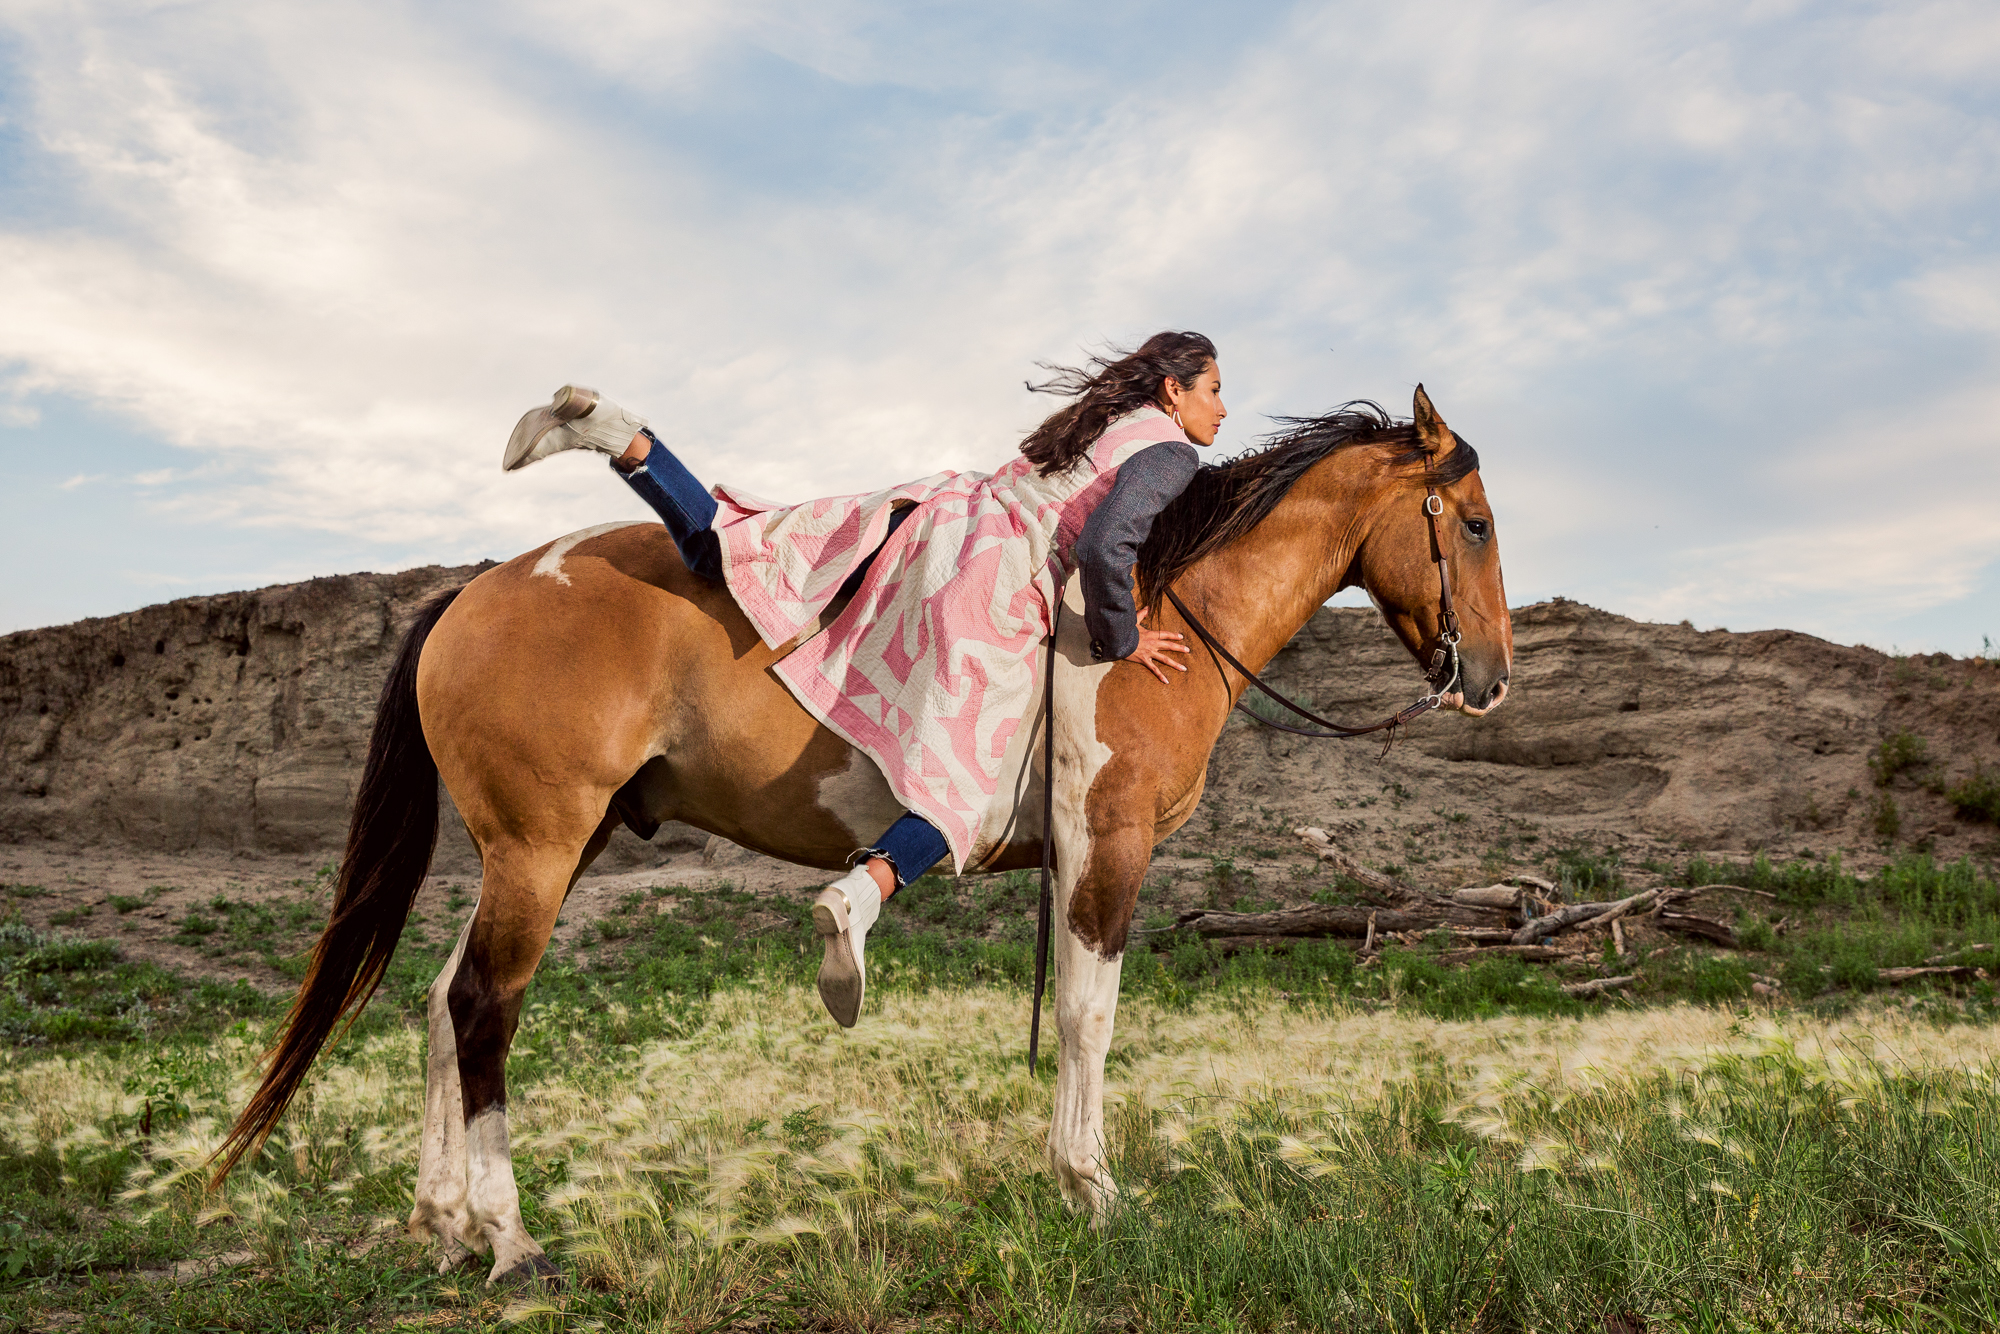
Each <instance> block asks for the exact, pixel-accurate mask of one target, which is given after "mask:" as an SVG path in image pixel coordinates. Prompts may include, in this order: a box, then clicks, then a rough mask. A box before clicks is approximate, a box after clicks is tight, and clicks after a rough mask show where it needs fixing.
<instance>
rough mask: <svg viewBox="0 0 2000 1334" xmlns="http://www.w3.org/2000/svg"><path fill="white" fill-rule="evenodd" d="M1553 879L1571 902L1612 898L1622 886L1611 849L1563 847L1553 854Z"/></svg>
mask: <svg viewBox="0 0 2000 1334" xmlns="http://www.w3.org/2000/svg"><path fill="white" fill-rule="evenodd" d="M1554 879H1555V882H1556V883H1557V884H1558V885H1560V886H1561V887H1562V889H1563V892H1564V896H1565V897H1566V898H1568V899H1569V901H1570V902H1572V903H1590V902H1592V901H1594V900H1597V899H1607V898H1614V897H1616V896H1617V894H1618V892H1619V891H1620V890H1622V889H1623V888H1624V887H1625V874H1624V872H1623V871H1621V870H1620V869H1619V867H1618V853H1617V851H1616V850H1615V849H1614V850H1607V851H1604V852H1596V853H1594V852H1590V851H1588V850H1586V849H1584V848H1583V847H1581V846H1577V847H1570V848H1564V849H1563V850H1562V851H1561V852H1558V853H1557V854H1556V856H1555V876H1554Z"/></svg>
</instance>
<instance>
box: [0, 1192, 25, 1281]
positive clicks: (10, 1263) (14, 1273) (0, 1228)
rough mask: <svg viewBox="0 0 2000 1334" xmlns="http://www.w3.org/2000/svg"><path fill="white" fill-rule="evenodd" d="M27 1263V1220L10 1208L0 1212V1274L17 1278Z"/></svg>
mask: <svg viewBox="0 0 2000 1334" xmlns="http://www.w3.org/2000/svg"><path fill="white" fill-rule="evenodd" d="M27 1263H28V1220H27V1219H26V1218H24V1217H22V1216H21V1215H20V1214H18V1213H16V1212H14V1211H13V1210H12V1209H9V1210H7V1211H5V1212H4V1213H0V1274H4V1275H6V1276H7V1277H8V1278H10V1279H11V1278H19V1277H20V1275H21V1269H22V1267H23V1266H25V1265H26V1264H27Z"/></svg>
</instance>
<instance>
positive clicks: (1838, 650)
mask: <svg viewBox="0 0 2000 1334" xmlns="http://www.w3.org/2000/svg"><path fill="white" fill-rule="evenodd" d="M483 568H485V567H484V566H461V567H457V568H449V569H447V568H441V567H436V566H432V567H427V568H425V569H419V570H410V571H405V572H404V573H401V574H392V575H375V574H358V575H345V576H339V577H335V578H327V579H314V580H311V581H309V582H306V583H301V584H284V585H278V586H275V587H271V588H265V589H259V590H256V591H254V592H247V593H232V594H225V595H221V596H216V597H200V598H185V599H182V600H180V601H178V602H170V603H166V604H164V605H161V606H155V607H148V608H145V609H143V610H140V611H135V612H131V613H129V614H126V615H123V616H114V617H107V618H103V619H99V620H89V621H80V622H78V623H76V624H74V625H68V626H59V627H54V628H50V629H43V630H29V631H23V632H20V633H16V634H12V635H8V636H5V637H4V638H0V773H4V775H5V778H4V791H0V838H4V839H6V840H8V841H15V842H19V841H23V840H55V841H60V842H65V843H107V844H119V845H125V846H130V847H135V848H143V849H147V850H152V851H183V850H192V849H234V850H240V851H258V852H291V851H317V850H322V849H336V848H338V847H339V846H340V845H341V843H342V842H343V840H344V838H345V832H346V823H347V813H348V807H349V803H350V802H351V801H352V797H353V792H354V788H355V785H356V783H357V781H358V779H359V776H360V770H361V764H362V761H363V759H364V757H365V756H366V754H367V745H368V731H369V727H370V725H371V723H372V721H373V716H374V707H375V700H376V697H377V695H378V693H379V691H380V689H381V683H382V678H383V676H384V674H385V673H386V671H387V669H388V664H389V660H390V658H391V657H392V655H393V654H394V651H395V648H396V645H397V643H398V641H399V639H400V637H401V635H402V632H403V630H404V628H405V627H406V626H407V624H408V622H409V619H410V617H411V616H413V615H414V614H415V612H416V609H417V608H418V607H419V606H420V605H421V604H422V603H423V602H424V601H425V600H427V599H428V598H429V597H431V596H432V595H433V594H435V593H437V592H439V591H441V590H443V589H446V588H451V587H455V586H457V585H459V584H462V583H464V582H465V581H466V580H467V579H469V578H471V577H472V576H473V575H475V574H477V573H478V572H479V571H480V570H481V569H483ZM1514 617H1515V620H1514V624H1515V661H1514V672H1513V689H1512V693H1511V694H1510V695H1509V697H1508V700H1507V703H1506V704H1505V706H1504V707H1502V708H1501V709H1499V710H1498V711H1496V712H1495V713H1494V714H1492V715H1491V716H1490V717H1487V718H1484V719H1469V718H1464V717H1459V716H1456V715H1452V716H1441V717H1427V718H1424V719H1420V720H1419V721H1418V722H1417V723H1415V724H1414V725H1413V726H1411V727H1410V728H1409V729H1408V733H1407V735H1406V736H1405V737H1404V738H1403V740H1402V741H1401V742H1400V743H1399V744H1398V746H1397V747H1396V749H1395V750H1394V751H1393V752H1392V753H1391V754H1390V755H1389V756H1388V757H1387V759H1381V758H1378V757H1379V752H1380V746H1379V745H1378V744H1376V743H1374V742H1371V741H1368V740H1365V739H1363V740H1355V741H1346V742H1333V741H1306V740H1300V739H1296V738H1292V737H1287V736H1284V735H1282V734H1279V733H1275V732H1270V731H1268V730H1265V729H1260V728H1254V727H1253V726H1251V725H1250V724H1249V723H1248V722H1247V720H1241V719H1240V718H1239V720H1238V721H1237V722H1234V723H1232V724H1231V726H1230V728H1229V729H1228V731H1227V732H1226V733H1225V734H1224V737H1223V740H1222V743H1221V745H1220V746H1219V747H1218V750H1217V754H1216V758H1215V760H1214V762H1213V766H1212V784H1211V788H1210V792H1209V795H1208V796H1207V798H1205V800H1204V804H1203V811H1202V812H1201V813H1198V814H1197V815H1196V817H1195V823H1194V825H1193V826H1192V827H1191V829H1190V831H1189V833H1190V834H1191V835H1192V834H1197V833H1198V832H1199V831H1200V830H1201V829H1202V828H1203V827H1204V826H1205V825H1209V824H1214V825H1216V826H1217V827H1218V828H1219V827H1220V825H1221V823H1222V822H1225V821H1230V820H1234V819H1235V817H1236V816H1237V815H1238V814H1239V813H1241V812H1244V811H1252V810H1254V811H1260V812H1267V813H1268V814H1266V815H1265V816H1264V820H1265V823H1267V824H1268V823H1272V822H1275V821H1278V820H1283V819H1292V820H1296V821H1299V822H1308V823H1322V824H1325V823H1330V822H1332V823H1337V819H1336V816H1337V812H1338V811H1340V810H1360V809H1364V808H1365V807H1366V806H1368V805H1370V804H1372V803H1374V802H1375V801H1376V800H1377V799H1378V798H1381V797H1382V795H1383V794H1388V799H1393V801H1394V803H1395V804H1396V806H1397V807H1398V809H1400V808H1402V807H1403V806H1407V805H1414V806H1415V807H1416V808H1417V809H1419V810H1424V811H1433V812H1434V813H1436V814H1438V815H1439V816H1440V818H1445V817H1448V816H1450V815H1453V814H1464V815H1467V816H1468V817H1478V818H1479V820H1480V821H1481V823H1482V824H1484V823H1486V822H1489V821H1490V822H1494V828H1496V829H1502V828H1505V827H1507V826H1508V824H1509V822H1513V823H1521V822H1532V823H1534V824H1536V825H1538V826H1545V827H1547V828H1548V829H1550V830H1552V831H1556V832H1567V833H1569V834H1571V835H1574V836H1579V837H1580V836H1582V835H1583V834H1584V833H1586V832H1587V831H1593V830H1594V831H1599V832H1606V833H1616V832H1630V833H1643V834H1645V835H1648V836H1650V837H1651V838H1653V839H1659V840H1669V841H1674V842H1682V843H1686V844H1688V845H1690V846H1697V847H1703V848H1753V847H1771V848H1786V849H1791V848H1795V847H1815V848H1817V847H1836V846H1861V845H1864V844H1872V843H1873V842H1874V841H1875V835H1874V830H1873V822H1874V820H1875V818H1876V814H1877V813H1878V811H1879V802H1880V800H1881V797H1882V795H1883V793H1882V792H1879V791H1878V790H1877V789H1876V788H1875V786H1874V784H1873V781H1872V779H1871V777H1870V775H1869V772H1868V769H1867V765H1866V760H1867V757H1868V755H1869V754H1870V753H1871V752H1872V750H1873V749H1874V748H1875V747H1876V746H1877V745H1878V744H1879V743H1880V741H1881V740H1882V738H1883V737H1884V736H1886V735H1889V734H1890V733H1892V732H1896V731H1899V730H1902V729H1906V728H1907V729H1910V730H1913V731H1915V732H1917V733H1919V734H1922V735H1924V736H1925V737H1926V738H1927V739H1928V741H1929V743H1930V747H1931V755H1932V758H1933V759H1934V760H1936V761H1938V762H1940V763H1941V765H1942V768H1941V769H1940V770H1938V772H1939V773H1941V774H1943V775H1945V776H1948V777H1950V778H1953V779H1956V778H1958V777H1960V776H1962V775H1963V774H1964V773H1965V772H1967V771H1969V770H1970V769H1971V768H1972V766H1973V765H1974V764H1975V763H1977V762H1985V763H1988V764H1991V763H1992V762H1993V761H1994V760H1995V759H1997V758H2000V671H1996V670H1995V669H1994V668H1993V667H1992V666H1989V665H1986V664H1983V663H1978V662H1964V661H1957V660H1952V659H1946V658H1938V659H1935V660H1932V659H1910V658H1900V659H1892V658H1889V657H1887V656H1885V655H1883V654H1880V653H1877V652H1874V651H1873V650H1870V649H1860V648H1843V647H1841V646H1838V645H1834V644H1829V643H1826V642H1825V641H1822V640H1817V639H1813V638H1811V637H1809V636H1806V635H1799V634H1792V633H1790V632H1786V631H1769V632H1761V633H1755V634H1731V633H1728V632H1726V631H1708V632H1697V631H1695V630H1693V629H1691V628H1688V627H1686V626H1671V625H1649V624H1644V623H1641V622H1637V621H1631V620H1627V619H1625V618H1624V617H1621V616H1614V615H1611V614H1609V613H1606V612H1601V611H1596V610H1594V609H1592V608H1589V607H1585V606H1582V605H1580V604H1577V603H1572V602H1562V601H1558V602H1552V603H1543V604H1539V605H1536V606H1532V607H1527V608H1523V609H1521V610H1519V611H1517V612H1515V614H1514ZM1270 675H1271V679H1272V680H1273V682H1274V683H1275V684H1278V685H1279V686H1280V687H1281V688H1283V689H1285V690H1287V691H1292V692H1296V693H1298V694H1300V695H1301V696H1303V697H1305V698H1307V699H1310V700H1311V702H1312V703H1313V705H1314V706H1315V707H1317V708H1318V709H1319V710H1320V711H1321V712H1323V713H1327V714H1329V715H1330V716H1333V717H1337V718H1341V719H1348V720H1359V719H1368V718H1374V717H1380V716H1382V715H1384V714H1387V713H1389V712H1392V711H1393V710H1394V709H1396V708H1399V707H1401V706H1402V705H1403V704H1406V703H1408V702H1409V701H1410V700H1411V699H1413V698H1415V697H1416V695H1417V694H1419V693H1421V685H1420V682H1419V680H1418V673H1417V669H1416V667H1415V666H1414V665H1413V664H1412V663H1411V662H1410V660H1409V658H1408V656H1407V655H1406V654H1405V653H1404V652H1403V651H1402V649H1401V648H1400V647H1399V646H1398V645H1397V643H1396V642H1395V640H1394V638H1393V637H1392V636H1391V635H1390V634H1389V632H1388V631H1387V630H1386V629H1385V628H1384V627H1383V626H1382V624H1381V621H1380V619H1379V618H1378V617H1376V616H1375V614H1374V613H1373V612H1370V611H1356V610H1324V611H1321V612H1320V613H1319V614H1318V615H1316V616H1315V617H1314V618H1313V620H1312V622H1311V623H1310V624H1309V625H1308V626H1307V627H1306V629H1305V630H1304V631H1303V632H1301V633H1300V634H1299V636H1298V637H1297V638H1295V639H1294V640H1293V642H1292V644H1291V646H1290V647H1288V648H1287V649H1286V650H1285V651H1284V652H1283V653H1281V654H1280V655H1279V657H1278V659H1277V661H1276V662H1275V663H1273V665H1272V668H1271V672H1270ZM1212 683H1213V677H1212V676H1210V677H1208V678H1206V679H1204V675H1203V669H1202V667H1201V666H1199V665H1197V666H1196V668H1195V670H1194V671H1193V672H1191V673H1190V676H1189V678H1188V679H1186V680H1185V681H1183V682H1181V683H1179V684H1177V685H1176V686H1174V687H1163V688H1185V689H1203V688H1213V684H1212ZM1926 773H1927V771H1924V770H1921V769H1919V770H1915V771H1913V772H1912V773H1910V774H1906V775H1905V776H1904V777H1903V778H1902V779H1901V780H1899V783H1898V785H1896V786H1895V787H1894V788H1892V789H1890V790H1889V791H1888V795H1889V796H1890V797H1891V798H1892V799H1893V800H1894V801H1896V802H1897V803H1898V818H1899V820H1900V822H1901V826H1902V827H1901V835H1902V837H1903V838H1904V839H1905V840H1906V841H1907V840H1911V839H1918V840H1920V839H1924V838H1933V839H1939V840H1954V839H1956V840H1958V842H1959V843H1962V844H1963V845H1964V846H1967V847H1969V846H1972V845H1973V844H1974V843H1975V842H1977V840H1978V839H1979V838H1980V837H1981V836H1982V835H1983V833H1984V832H1986V827H1984V826H1963V825H1959V824H1957V823H1955V822H1954V821H1953V820H1952V819H1951V818H1950V814H1949V807H1948V805H1947V804H1946V802H1945V800H1944V798H1943V797H1942V796H1940V795H1938V794H1937V793H1935V792H1933V791H1930V790H1927V788H1926V787H1925V786H1924V781H1925V779H1926ZM1933 785H1935V783H1934V780H1933ZM453 823H455V822H448V824H453ZM462 839H463V835H462V834H458V833H455V832H453V831H448V833H447V841H446V847H445V852H444V856H445V857H446V859H447V864H449V863H451V862H456V861H459V860H463V858H464V856H465V853H466V852H467V849H466V848H465V847H464V846H463V842H462ZM688 839H689V831H687V830H686V829H685V828H684V827H681V828H678V829H676V828H675V827H672V826H670V827H669V828H668V829H667V830H666V831H663V835H662V838H661V839H659V840H656V842H658V843H659V844H660V845H661V846H660V847H659V848H658V849H656V850H642V849H641V846H640V845H639V844H637V842H636V840H632V839H631V837H630V835H627V834H623V833H621V834H620V836H619V841H618V843H617V844H616V846H614V848H613V850H612V853H611V854H610V860H611V862H612V863H614V864H616V863H620V862H623V863H626V864H631V863H632V862H634V861H636V860H639V859H641V858H643V857H644V856H646V855H648V854H649V853H650V852H652V851H661V852H663V851H665V850H666V847H667V846H670V845H675V844H678V845H681V846H685V845H686V843H687V842H688ZM628 845H629V846H628ZM1941 850H1944V851H1952V850H1954V848H1953V845H1951V844H1950V843H1947V844H1946V846H1944V847H1943V848H1942V849H1941Z"/></svg>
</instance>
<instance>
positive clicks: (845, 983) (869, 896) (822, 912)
mask: <svg viewBox="0 0 2000 1334" xmlns="http://www.w3.org/2000/svg"><path fill="white" fill-rule="evenodd" d="M881 915H882V891H881V889H880V887H878V886H877V885H876V883H875V877H874V876H872V875H870V874H868V864H867V863H866V862H863V863H862V864H861V865H859V866H857V867H855V868H854V869H853V870H852V871H849V872H848V873H847V874H846V875H844V876H842V877H841V878H840V879H838V880H836V881H834V882H833V883H832V884H831V885H828V886H827V887H826V888H825V889H823V890H821V891H820V892H819V899H818V900H817V901H816V902H815V903H814V904H813V930H815V931H817V932H819V934H820V937H821V938H822V939H824V940H825V941H826V957H825V958H823V959H822V960H820V965H819V998H820V999H821V1000H822V1001H825V1002H826V1012H827V1013H828V1014H830V1015H832V1016H833V1019H834V1022H835V1023H837V1024H839V1025H840V1026H841V1027H842V1028H852V1027H854V1021H855V1020H857V1019H859V1018H860V1017H861V998H862V996H863V995H865V994H866V993H867V990H868V974H867V972H866V970H865V969H864V968H863V966H862V950H863V947H864V946H865V945H866V944H867V942H868V928H869V927H871V926H873V925H875V919H876V918H877V917H879V916H881Z"/></svg>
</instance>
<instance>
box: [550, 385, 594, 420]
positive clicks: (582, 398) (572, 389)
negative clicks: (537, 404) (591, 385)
mask: <svg viewBox="0 0 2000 1334" xmlns="http://www.w3.org/2000/svg"><path fill="white" fill-rule="evenodd" d="M596 406H597V391H596V390H595V389H585V388H584V387H583V386H582V385H580V384H566V385H564V386H563V387H562V388H560V389H558V390H556V396H555V400H554V401H553V402H552V403H550V404H549V415H550V416H551V417H554V418H555V419H556V420H557V421H559V422H573V421H575V420H576V419H577V418H579V417H588V416H589V415H590V413H591V409H593V408H595V407H596Z"/></svg>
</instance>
